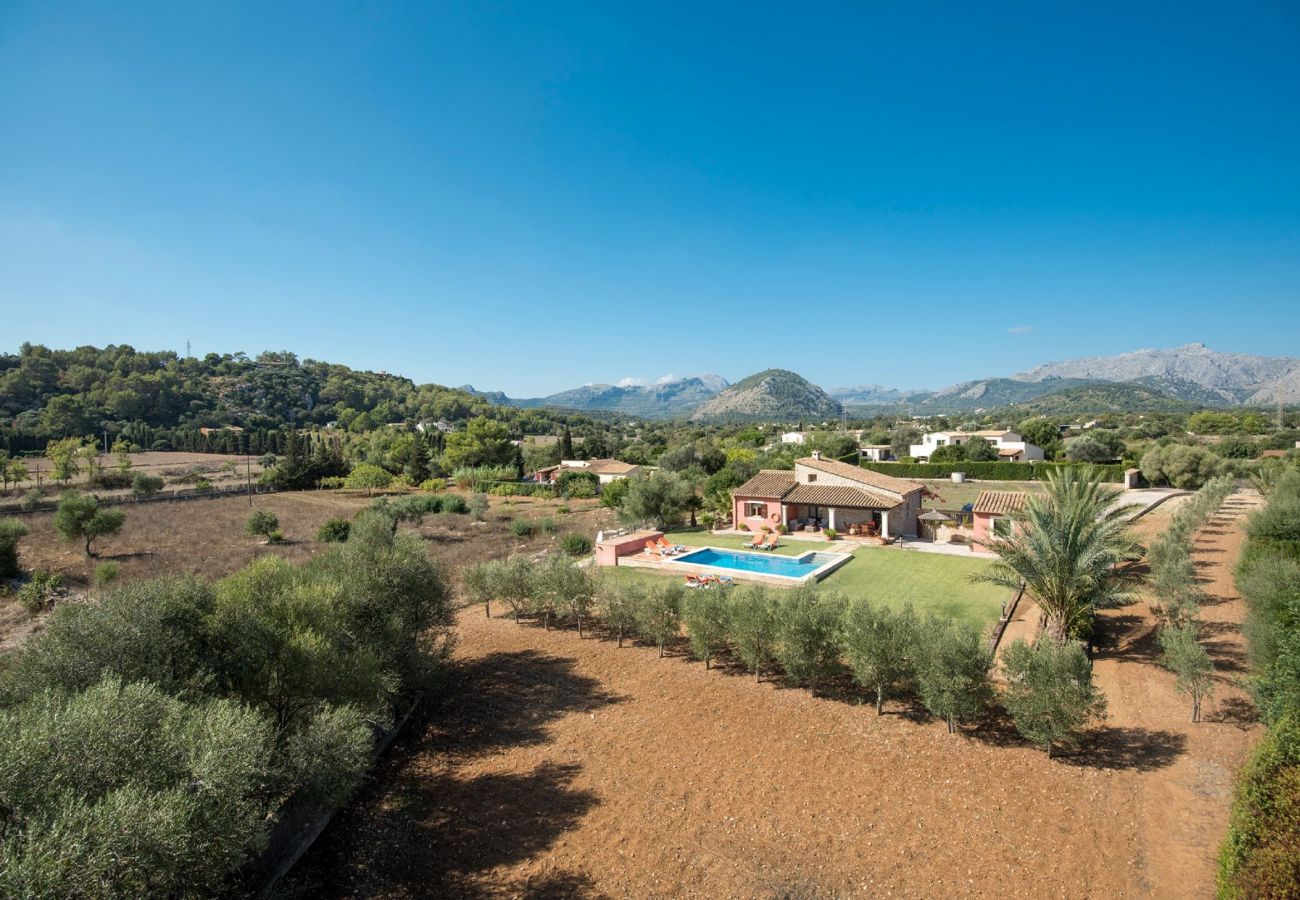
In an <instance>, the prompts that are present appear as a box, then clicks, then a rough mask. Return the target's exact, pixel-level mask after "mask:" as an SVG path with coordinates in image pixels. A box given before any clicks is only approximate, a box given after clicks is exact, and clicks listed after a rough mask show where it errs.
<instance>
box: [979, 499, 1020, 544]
mask: <svg viewBox="0 0 1300 900" xmlns="http://www.w3.org/2000/svg"><path fill="white" fill-rule="evenodd" d="M1024 508H1025V495H1024V494H1022V493H1020V492H1019V491H980V495H979V496H978V497H976V498H975V505H974V506H973V507H971V513H972V515H973V518H974V520H975V528H974V531H975V533H974V535H973V536H972V541H973V543H975V544H986V543H988V541H989V539H990V538H992V537H1006V536H1008V535H1010V534H1011V530H1012V529H1013V528H1014V527H1015V520H1014V519H1013V518H1012V517H1013V516H1014V515H1015V514H1016V513H1018V512H1020V510H1022V509H1024Z"/></svg>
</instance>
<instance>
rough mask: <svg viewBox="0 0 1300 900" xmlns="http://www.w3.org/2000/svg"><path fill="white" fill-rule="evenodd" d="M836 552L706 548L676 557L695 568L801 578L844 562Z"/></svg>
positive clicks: (841, 556)
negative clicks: (783, 552)
mask: <svg viewBox="0 0 1300 900" xmlns="http://www.w3.org/2000/svg"><path fill="white" fill-rule="evenodd" d="M843 558H844V557H843V555H842V554H839V553H816V552H813V553H805V554H803V555H802V556H776V555H773V554H769V553H745V552H743V551H740V550H715V549H714V548H712V547H705V548H704V549H703V550H694V551H692V552H690V553H687V554H685V555H684V556H679V557H677V560H676V561H677V562H683V563H690V564H691V565H696V566H716V567H717V568H720V569H732V570H734V571H736V572H752V573H754V574H758V575H779V576H782V577H784V578H803V577H804V576H807V575H811V574H812V573H814V572H816V571H817V570H818V569H820V568H821V567H822V566H825V565H829V564H830V563H833V562H838V561H840V560H841V559H843Z"/></svg>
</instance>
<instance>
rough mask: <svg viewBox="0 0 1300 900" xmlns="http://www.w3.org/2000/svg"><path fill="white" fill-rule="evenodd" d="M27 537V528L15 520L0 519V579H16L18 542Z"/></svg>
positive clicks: (17, 572) (17, 571)
mask: <svg viewBox="0 0 1300 900" xmlns="http://www.w3.org/2000/svg"><path fill="white" fill-rule="evenodd" d="M26 535H27V526H26V525H24V524H23V523H22V522H19V521H18V520H17V519H11V518H5V519H0V578H16V577H17V576H18V574H19V568H18V542H19V541H20V540H22V539H23V538H24V537H25V536H26Z"/></svg>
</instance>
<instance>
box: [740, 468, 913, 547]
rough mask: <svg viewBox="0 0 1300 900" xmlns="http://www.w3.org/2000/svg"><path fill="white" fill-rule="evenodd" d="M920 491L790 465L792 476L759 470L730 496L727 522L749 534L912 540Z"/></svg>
mask: <svg viewBox="0 0 1300 900" xmlns="http://www.w3.org/2000/svg"><path fill="white" fill-rule="evenodd" d="M923 490H924V488H922V486H921V485H920V484H917V483H916V482H915V481H908V480H906V479H904V478H894V477H892V476H890V475H882V474H880V473H878V472H870V471H867V470H866V469H862V468H859V467H858V466H854V465H850V464H849V463H842V462H837V461H835V460H833V459H823V458H822V455H821V453H820V452H817V451H814V452H813V455H812V456H809V457H804V458H803V459H796V460H795V461H794V471H792V472H791V471H785V470H777V469H764V470H762V471H761V472H759V473H758V474H757V475H755V476H754V477H753V478H751V479H749V481H746V482H745V483H744V484H742V485H741V486H740V487H738V488H736V489H735V490H733V491H732V492H731V498H732V514H733V519H732V520H733V521H734V522H735V523H736V526H737V527H748V528H750V529H751V530H755V531H757V530H760V529H762V528H775V527H776V526H777V525H784V526H785V527H786V528H788V529H789V530H791V531H794V530H804V531H820V530H821V529H823V528H833V529H835V530H836V531H845V532H848V531H850V529H851V528H852V529H853V530H857V529H861V530H862V532H863V533H864V534H874V535H879V536H880V537H883V538H890V537H898V536H901V535H908V536H915V535H916V533H917V516H919V515H920V513H921V494H922V491H923Z"/></svg>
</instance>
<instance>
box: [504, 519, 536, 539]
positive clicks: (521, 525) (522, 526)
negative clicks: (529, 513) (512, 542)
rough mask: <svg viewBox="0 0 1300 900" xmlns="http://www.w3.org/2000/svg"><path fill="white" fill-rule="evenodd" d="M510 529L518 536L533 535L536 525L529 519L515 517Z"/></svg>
mask: <svg viewBox="0 0 1300 900" xmlns="http://www.w3.org/2000/svg"><path fill="white" fill-rule="evenodd" d="M510 530H511V531H513V532H514V533H515V535H516V536H517V537H532V534H533V532H534V531H535V530H536V526H535V525H534V524H533V523H532V522H530V521H528V520H527V519H515V520H514V521H512V522H511V523H510Z"/></svg>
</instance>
